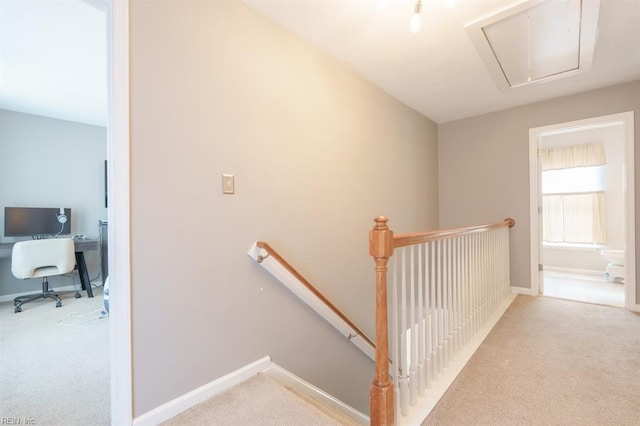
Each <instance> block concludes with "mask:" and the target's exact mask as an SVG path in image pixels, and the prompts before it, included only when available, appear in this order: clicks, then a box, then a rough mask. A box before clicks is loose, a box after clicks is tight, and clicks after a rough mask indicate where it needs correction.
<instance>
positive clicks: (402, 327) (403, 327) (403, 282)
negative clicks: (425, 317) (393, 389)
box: [400, 247, 409, 416]
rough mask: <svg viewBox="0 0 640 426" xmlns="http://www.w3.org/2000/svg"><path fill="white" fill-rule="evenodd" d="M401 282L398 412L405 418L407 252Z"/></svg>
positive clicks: (406, 392)
mask: <svg viewBox="0 0 640 426" xmlns="http://www.w3.org/2000/svg"><path fill="white" fill-rule="evenodd" d="M401 262H402V264H401V266H400V271H401V282H400V335H401V339H400V369H401V370H402V372H401V379H400V412H401V413H402V415H403V416H406V415H407V413H408V412H409V383H408V380H409V366H408V365H407V364H408V362H409V356H408V348H407V344H408V333H407V250H406V249H405V248H404V247H403V248H402V251H401Z"/></svg>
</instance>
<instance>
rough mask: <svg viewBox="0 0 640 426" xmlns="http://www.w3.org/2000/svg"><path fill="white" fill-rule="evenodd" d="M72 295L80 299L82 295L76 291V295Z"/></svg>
mask: <svg viewBox="0 0 640 426" xmlns="http://www.w3.org/2000/svg"><path fill="white" fill-rule="evenodd" d="M73 297H75V298H76V299H80V298H81V297H82V295H81V294H80V293H76V295H75V296H73Z"/></svg>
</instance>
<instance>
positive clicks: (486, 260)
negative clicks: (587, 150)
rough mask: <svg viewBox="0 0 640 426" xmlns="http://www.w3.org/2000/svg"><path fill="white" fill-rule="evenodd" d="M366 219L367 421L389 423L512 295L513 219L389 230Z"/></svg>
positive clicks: (396, 419) (398, 417)
mask: <svg viewBox="0 0 640 426" xmlns="http://www.w3.org/2000/svg"><path fill="white" fill-rule="evenodd" d="M374 221H375V226H374V228H373V230H371V231H370V233H369V253H370V255H371V256H372V257H373V259H374V262H375V271H376V342H377V345H376V353H375V361H376V368H375V376H374V379H373V383H372V384H371V394H370V398H371V399H370V403H371V424H372V425H392V424H398V423H405V421H403V418H405V417H406V416H408V415H409V410H410V407H415V406H416V405H417V403H418V399H419V398H420V397H422V396H424V395H425V390H426V389H427V388H429V387H431V386H432V385H433V383H434V382H435V381H436V380H437V379H438V376H440V375H441V374H443V373H444V372H446V370H447V367H448V366H449V364H450V363H451V361H452V360H453V359H454V358H455V357H456V355H458V354H459V353H460V352H461V351H462V350H463V349H464V350H465V351H467V349H465V346H471V344H470V341H471V340H472V339H473V338H474V336H475V335H478V334H480V331H481V329H484V328H486V323H488V322H490V321H489V319H490V318H491V319H492V321H497V319H494V318H496V315H497V317H498V318H499V315H501V314H502V312H504V309H506V307H507V306H508V303H506V304H505V302H510V300H512V296H510V287H511V285H510V278H509V275H510V272H509V228H510V227H513V226H514V225H515V221H514V220H513V219H505V220H504V221H503V222H500V223H496V224H490V225H481V226H473V227H467V228H458V229H449V230H440V231H430V232H422V233H413V234H402V235H395V236H394V235H393V231H392V230H391V229H389V227H388V225H387V222H388V219H387V218H385V217H383V216H380V217H376V218H375V219H374ZM394 252H395V256H393V255H394ZM392 256H393V257H392ZM390 259H391V261H390ZM388 269H390V271H388ZM388 276H389V277H390V281H389V282H388V281H387V279H388ZM510 297H511V299H509V298H510ZM389 299H390V300H389ZM389 309H390V310H391V312H389ZM388 319H390V320H391V321H388ZM389 323H390V327H389ZM494 323H495V322H494ZM487 332H488V331H487ZM476 337H477V336H476ZM477 340H478V339H477V338H476V339H474V341H477ZM389 342H390V344H391V354H389V352H390V349H389ZM474 344H475V343H474ZM478 344H479V343H478ZM467 352H468V351H467ZM469 356H470V355H469ZM390 359H391V360H392V361H393V363H392V365H391V368H390V364H389V360H390ZM460 368H461V367H460ZM389 371H391V374H390V373H389ZM429 410H430V408H429ZM426 414H428V412H427V413H426ZM421 420H423V418H422V419H419V420H418V422H421Z"/></svg>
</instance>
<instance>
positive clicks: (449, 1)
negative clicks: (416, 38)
mask: <svg viewBox="0 0 640 426" xmlns="http://www.w3.org/2000/svg"><path fill="white" fill-rule="evenodd" d="M443 1H444V3H445V4H446V5H447V6H448V7H449V8H450V9H453V8H454V7H456V3H457V0H443ZM421 12H422V0H417V1H416V4H415V6H414V7H413V16H411V22H409V31H411V32H412V33H414V34H416V33H417V32H418V31H420V24H421V16H420V13H421Z"/></svg>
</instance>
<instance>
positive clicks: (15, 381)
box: [0, 289, 110, 426]
mask: <svg viewBox="0 0 640 426" xmlns="http://www.w3.org/2000/svg"><path fill="white" fill-rule="evenodd" d="M82 294H83V296H82V298H80V299H74V298H73V294H66V295H64V296H62V303H63V305H62V307H60V308H56V307H55V302H54V301H53V300H46V301H45V300H40V301H36V302H30V303H27V304H25V305H23V311H22V312H20V313H17V314H16V313H14V312H13V302H3V303H0V424H9V422H11V421H13V422H14V423H13V424H21V425H24V424H35V425H41V426H42V425H54V426H58V425H60V426H74V425H78V426H81V425H82V426H85V425H92V426H100V425H109V424H110V415H109V410H110V402H109V320H108V319H107V318H103V316H102V315H101V312H100V311H101V310H102V309H103V298H102V291H101V289H96V290H94V294H95V297H93V298H88V297H86V293H85V292H82ZM17 421H19V422H20V423H15V422H17Z"/></svg>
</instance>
